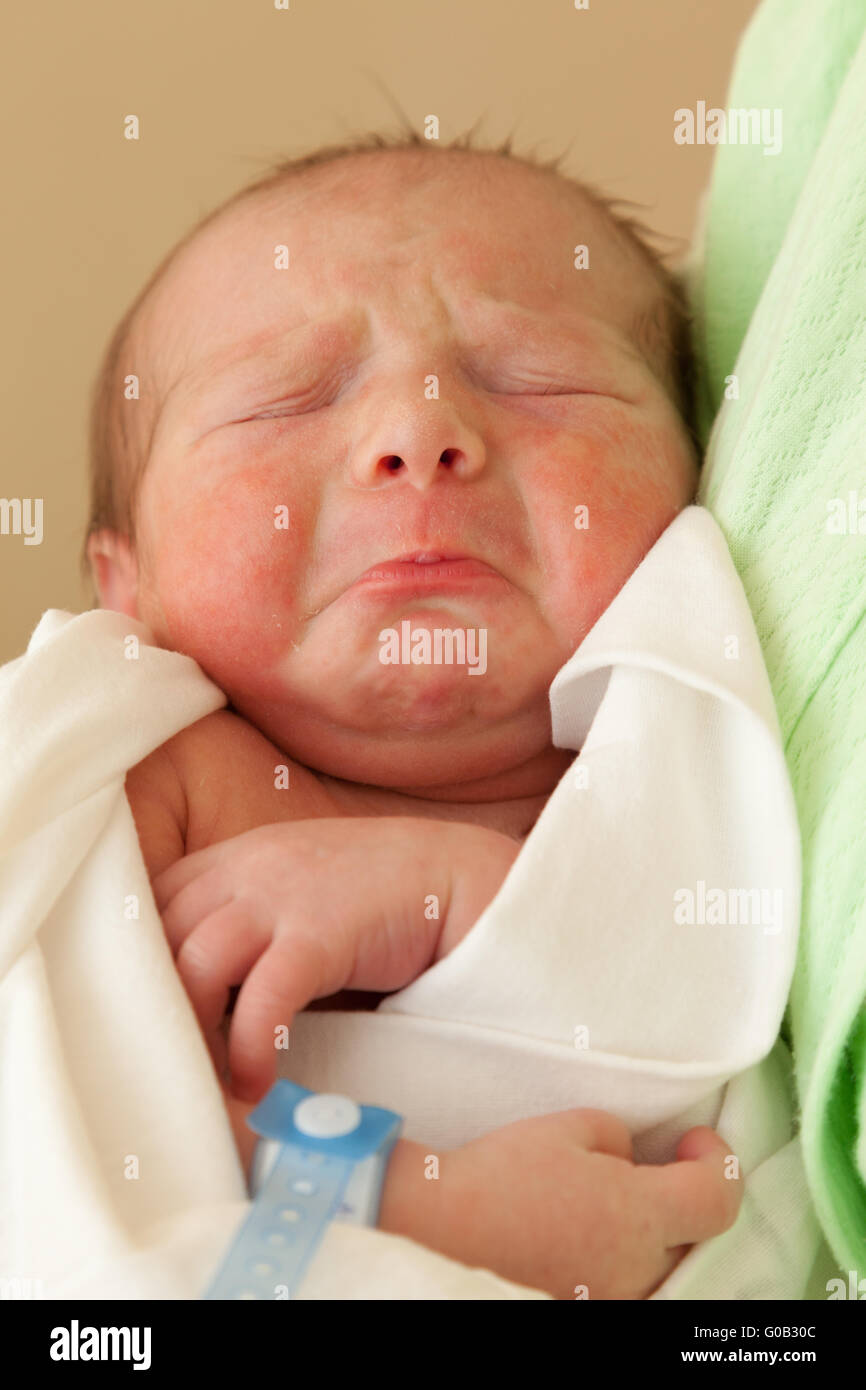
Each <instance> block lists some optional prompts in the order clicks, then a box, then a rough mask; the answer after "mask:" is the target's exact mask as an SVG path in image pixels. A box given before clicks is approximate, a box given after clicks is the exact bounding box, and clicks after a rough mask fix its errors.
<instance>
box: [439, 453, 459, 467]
mask: <svg viewBox="0 0 866 1390" xmlns="http://www.w3.org/2000/svg"><path fill="white" fill-rule="evenodd" d="M456 453H457V450H456V449H445V450H444V451H443V452H442V453H441V454H440V455H439V462H440V463H444V464H445V466H446V468H450V467H451V465H452V463H453V462H454V457H455V455H456Z"/></svg>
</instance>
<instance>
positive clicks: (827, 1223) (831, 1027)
mask: <svg viewBox="0 0 866 1390" xmlns="http://www.w3.org/2000/svg"><path fill="white" fill-rule="evenodd" d="M864 30H866V3H864V0H822V2H821V3H815V0H763V4H762V5H761V6H760V8H759V9H758V11H757V12H756V14H755V16H754V18H753V20H752V21H751V24H750V25H749V27H748V29H747V30H746V32H745V34H744V36H743V39H742V41H741V44H740V48H739V51H738V54H737V58H736V64H735V69H734V75H733V79H732V85H731V90H730V92H729V94H728V98H727V107H728V108H752V107H756V108H759V109H768V110H770V111H773V110H775V109H779V110H781V112H782V150H781V152H780V153H778V154H769V153H768V154H765V153H764V150H763V147H762V145H761V144H751V145H749V144H744V145H735V144H719V145H718V147H717V150H716V157H715V164H714V170H713V176H712V181H711V184H710V187H709V190H708V193H707V194H706V196H705V200H704V204H703V207H702V214H701V224H702V225H701V230H700V232H699V235H698V238H697V240H696V244H695V249H694V254H693V259H692V263H691V265H690V267H689V268H688V278H689V284H690V292H691V295H692V304H693V310H694V315H695V346H696V351H697V357H698V389H699V426H700V430H701V434H702V439H703V441H704V442H707V441H708V454H707V461H706V463H705V466H704V476H703V481H702V484H701V492H700V495H699V498H698V500H699V501H701V502H703V503H704V505H705V506H707V507H708V509H709V510H710V511H711V512H712V514H713V516H714V517H715V518H716V520H717V521H718V523H719V525H720V526H721V528H722V531H723V532H724V534H725V536H726V538H727V541H728V544H729V547H730V550H731V554H732V556H733V559H734V562H735V564H736V566H737V569H738V571H739V574H740V577H741V579H742V581H743V585H744V588H745V591H746V594H747V596H748V599H749V602H750V604H751V607H752V612H753V613H754V616H755V622H756V625H757V629H758V633H759V635H760V638H761V641H762V643H763V648H764V654H765V658H766V661H767V666H768V670H769V674H770V681H771V683H772V687H773V691H774V694H775V698H776V704H777V707H778V712H779V719H780V724H781V729H782V738H783V742H784V746H785V750H786V755H787V759H788V765H789V768H790V772H791V779H792V782H793V786H794V793H795V796H796V800H797V805H798V808H799V815H800V824H801V829H802V836H803V915H802V928H801V940H800V949H799V957H798V964H797V970H796V974H795V978H794V983H793V987H792V992H791V997H790V1003H789V1009H788V1014H787V1017H786V1029H785V1036H786V1037H787V1039H788V1041H789V1042H790V1043H791V1046H792V1049H793V1055H794V1068H795V1077H796V1087H797V1097H798V1104H799V1108H800V1125H801V1147H802V1159H803V1164H804V1166H805V1172H806V1178H807V1181H808V1185H809V1189H810V1191H811V1194H812V1200H813V1202H814V1206H815V1210H816V1211H817V1214H818V1218H819V1220H820V1223H821V1226H822V1227H823V1230H824V1234H825V1237H826V1240H827V1242H828V1243H829V1246H830V1248H831V1251H832V1254H833V1255H834V1256H835V1260H836V1262H838V1264H839V1266H840V1267H841V1269H842V1270H843V1271H848V1270H856V1271H858V1272H859V1277H860V1278H864V1277H866V1086H864V1077H866V1011H864V1007H863V1004H864V993H866V622H864V611H866V37H864ZM688 153H689V147H688V146H686V147H684V148H683V150H682V154H683V156H684V157H688ZM732 375H734V376H735V377H736V382H735V383H732V382H731V381H730V380H728V381H727V383H726V378H728V379H729V378H730V377H731V376H732ZM735 389H738V392H739V394H738V397H734V390H735ZM726 391H727V392H728V393H729V395H730V398H727V397H726ZM864 1289H866V1285H864ZM824 1296H826V1294H825V1295H824Z"/></svg>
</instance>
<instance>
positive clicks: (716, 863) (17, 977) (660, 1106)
mask: <svg viewBox="0 0 866 1390" xmlns="http://www.w3.org/2000/svg"><path fill="white" fill-rule="evenodd" d="M130 638H137V639H138V644H139V646H138V652H137V655H136V654H135V651H134V647H133V644H131V643H130ZM550 701H551V713H552V720H553V735H554V742H555V743H556V744H557V745H558V746H560V747H568V748H574V749H575V750H577V749H580V750H581V751H580V756H579V757H578V758H577V759H576V761H575V762H574V763H573V764H572V766H571V767H570V769H569V770H568V771H567V772H566V773H565V775H564V776H563V778H562V779H561V781H560V783H559V785H558V787H557V788H556V790H555V791H554V793H553V795H552V796H551V798H550V799H549V801H548V803H547V805H546V807H545V809H544V811H543V813H542V815H541V817H540V818H539V820H538V822H537V824H536V825H535V827H534V829H533V831H532V832H531V834H530V836H529V837H528V839H527V841H526V843H525V845H524V847H523V849H522V851H521V854H520V855H519V857H518V859H517V860H516V862H515V864H514V866H513V868H512V871H511V873H510V874H509V875H508V878H507V879H506V881H505V883H504V884H503V885H502V887H501V889H500V891H499V893H498V894H497V896H496V898H495V899H494V901H493V902H492V903H491V904H490V906H489V907H488V908H487V910H486V911H485V912H484V913H483V915H482V916H481V918H479V920H478V922H477V923H476V925H475V926H474V927H473V928H472V930H471V931H470V932H469V933H468V935H467V936H466V937H465V938H464V940H463V941H462V942H461V943H460V944H459V945H458V946H457V947H456V948H455V950H454V951H452V952H451V954H450V955H449V956H447V957H446V958H445V959H443V960H442V961H440V962H439V963H438V964H436V965H435V966H433V967H432V969H430V970H429V971H427V972H426V973H425V974H424V975H423V976H421V977H420V978H419V979H418V980H416V981H415V982H414V983H413V984H411V985H410V986H408V987H407V988H406V989H404V990H401V991H400V992H399V993H397V994H395V995H392V996H390V997H389V998H388V999H387V1000H384V1001H383V1002H382V1004H380V1006H379V1008H378V1010H376V1011H375V1012H374V1013H362V1014H345V1013H320V1012H314V1013H304V1014H302V1015H300V1016H299V1017H298V1019H297V1020H296V1023H295V1026H294V1027H293V1029H292V1038H291V1050H290V1052H289V1053H287V1054H286V1062H285V1067H284V1074H285V1075H288V1076H291V1077H292V1078H293V1079H295V1080H298V1081H300V1082H301V1083H302V1084H304V1085H309V1086H313V1087H315V1088H316V1089H329V1090H340V1091H344V1092H346V1093H348V1094H350V1095H352V1096H354V1097H355V1098H356V1099H358V1100H360V1101H363V1102H366V1103H370V1104H384V1105H387V1106H389V1107H390V1108H393V1109H395V1110H398V1111H399V1112H400V1113H401V1114H402V1115H404V1116H405V1126H404V1131H403V1132H404V1135H405V1136H406V1137H407V1138H410V1139H418V1140H420V1141H422V1142H424V1143H425V1144H428V1145H430V1146H431V1147H433V1148H434V1149H435V1147H436V1146H439V1147H440V1148H446V1147H450V1146H452V1145H454V1144H458V1143H462V1142H464V1141H466V1140H467V1139H469V1138H471V1137H473V1136H474V1135H476V1134H479V1133H482V1132H484V1131H485V1130H487V1129H490V1128H492V1127H495V1126H498V1125H501V1124H506V1123H508V1122H509V1121H511V1120H514V1119H518V1118H521V1117H523V1116H527V1115H531V1114H541V1113H545V1112H547V1111H551V1110H557V1109H566V1108H571V1107H574V1106H583V1105H592V1106H598V1107H600V1108H603V1109H605V1110H609V1111H611V1112H613V1113H615V1114H618V1115H620V1116H621V1117H622V1118H623V1120H625V1121H626V1123H627V1124H628V1125H629V1127H630V1129H631V1130H632V1132H633V1133H634V1135H635V1142H636V1152H637V1154H638V1157H640V1158H642V1159H644V1160H647V1161H665V1160H667V1159H668V1158H669V1157H670V1156H671V1155H672V1153H673V1149H674V1147H675V1144H676V1141H677V1139H678V1138H679V1136H680V1135H681V1134H682V1133H683V1132H684V1130H685V1129H687V1128H690V1127H691V1125H693V1124H698V1123H709V1124H716V1123H718V1125H719V1128H720V1130H721V1132H722V1133H723V1134H724V1136H725V1138H726V1139H727V1140H728V1142H729V1143H730V1145H731V1147H732V1150H733V1151H734V1152H735V1153H736V1154H737V1155H738V1157H739V1158H740V1161H741V1164H742V1167H743V1171H744V1172H745V1173H746V1174H747V1175H748V1177H747V1188H746V1191H747V1198H746V1200H745V1201H744V1206H743V1212H742V1213H741V1217H740V1219H739V1220H738V1222H737V1225H736V1226H735V1227H734V1228H733V1229H732V1231H730V1232H728V1233H726V1235H725V1236H723V1237H721V1238H719V1239H718V1240H716V1241H711V1242H706V1243H705V1244H704V1245H703V1246H699V1247H696V1249H695V1250H694V1251H692V1252H691V1254H690V1255H689V1256H688V1257H687V1259H686V1260H685V1261H683V1262H682V1264H681V1265H680V1266H679V1268H678V1270H677V1271H675V1273H674V1275H673V1276H672V1277H671V1279H669V1280H668V1281H667V1282H666V1284H665V1285H663V1286H662V1288H661V1289H660V1290H659V1291H658V1293H657V1295H656V1297H660V1298H666V1297H694V1298H701V1297H709V1298H750V1297H800V1296H802V1290H803V1288H804V1286H805V1283H806V1279H807V1277H808V1274H809V1270H810V1268H811V1264H812V1260H813V1257H814V1255H815V1252H816V1250H817V1240H818V1237H817V1226H816V1224H815V1221H814V1217H813V1216H812V1213H811V1208H810V1207H809V1204H808V1199H807V1198H806V1196H805V1186H804V1184H802V1174H801V1170H800V1168H799V1154H798V1149H797V1143H796V1140H795V1139H792V1129H791V1088H790V1059H789V1058H788V1055H787V1050H786V1049H785V1047H784V1044H783V1043H782V1042H776V1036H777V1033H778V1030H779V1026H780V1023H781V1020H782V1016H783V1012H784V1007H785V1001H786V997H787V991H788V986H789V983H790V979H791V974H792V971H793V965H794V953H795V947H796V934H797V925H798V916H799V834H798V829H797V821H796V815H795V809H794V805H793V800H792V795H791V791H790V786H789V782H788V777H787V771H786V768H785V763H784V758H783V756H782V751H781V747H780V743H779V736H778V728H777V724H776V717H775V710H774V706H773V702H772V697H771V694H770V690H769V685H768V681H767V677H766V673H765V670H764V666H763V662H762V658H761V654H760V649H759V646H758V642H757V638H756V635H755V632H754V627H753V624H752V619H751V616H750V613H749V610H748V607H747V605H746V601H745V598H744V595H743V592H742V588H741V585H740V582H739V579H738V578H737V575H736V572H735V570H734V568H733V565H732V562H731V560H730V557H729V555H728V552H727V548H726V546H725V542H724V538H723V537H722V534H721V532H720V531H719V529H718V527H717V525H716V523H715V522H714V521H713V520H712V518H711V517H710V515H709V513H707V512H706V511H704V510H702V509H701V508H698V507H688V508H686V509H685V510H684V511H683V512H682V513H680V515H679V516H678V517H677V518H676V519H675V521H674V522H673V523H672V524H671V526H670V527H668V529H667V530H666V531H665V533H664V534H663V535H662V536H661V537H660V539H659V540H658V541H657V543H656V545H655V546H654V547H653V549H652V550H651V551H650V553H649V554H648V555H647V557H646V558H645V560H644V561H643V563H642V564H641V565H640V566H639V567H638V569H637V570H636V571H635V572H634V574H633V575H632V576H631V577H630V579H629V580H628V581H627V583H626V584H625V586H624V587H623V589H622V590H621V591H620V593H619V594H618V595H617V597H616V598H615V599H614V601H613V602H612V604H611V605H610V606H609V608H608V609H607V611H606V612H605V613H604V614H603V615H602V617H601V619H600V620H599V622H598V623H597V624H596V626H595V627H594V628H593V630H592V631H591V632H590V633H589V635H588V636H587V637H586V639H585V640H584V642H583V643H582V644H581V646H580V648H579V649H578V651H577V652H576V653H575V655H574V656H573V658H572V659H571V660H570V661H569V662H568V663H567V664H566V666H565V667H563V669H562V670H561V671H560V672H559V674H558V675H557V677H556V679H555V680H554V682H553V684H552V686H551V691H550ZM224 703H225V698H224V696H223V695H222V693H221V692H220V691H219V690H218V689H217V687H216V686H215V685H213V683H212V682H210V681H209V680H208V679H207V677H205V675H204V674H203V672H202V671H201V670H200V668H199V667H198V666H197V665H196V663H195V662H193V661H192V660H191V659H189V658H188V657H185V656H182V655H180V654H179V653H176V652H167V651H164V650H162V649H161V648H158V647H155V646H153V645H152V635H151V634H150V632H149V630H148V629H147V628H146V627H145V626H144V625H143V624H141V623H138V622H136V621H134V620H131V619H129V618H127V617H125V616H123V615H121V614H118V613H114V612H106V611H101V610H96V611H93V612H89V613H85V614H81V615H77V616H76V615H72V614H69V613H65V612H61V611H58V610H53V609H52V610H49V611H48V612H47V613H46V614H45V615H44V616H43V618H42V620H41V622H40V624H39V626H38V627H37V628H36V630H35V632H34V634H33V636H32V638H31V641H30V644H29V647H28V650H27V653H26V654H25V655H24V656H23V657H20V658H18V659H17V660H16V661H13V662H10V663H8V664H7V665H6V666H5V667H3V668H2V670H0V739H2V759H0V788H2V796H0V803H2V809H0V1213H2V1216H0V1278H3V1279H8V1280H15V1279H19V1280H26V1279H33V1280H38V1281H41V1289H42V1291H43V1294H44V1296H45V1297H58V1298H62V1297H93V1298H197V1297H199V1296H200V1295H201V1292H202V1290H203V1288H204V1287H205V1286H206V1284H207V1282H208V1280H209V1278H210V1275H211V1274H212V1272H213V1270H214V1269H215V1267H216V1264H217V1263H218V1262H219V1259H220V1258H221V1255H222V1253H223V1251H224V1249H225V1247H226V1246H227V1244H228V1241H229V1239H230V1237H231V1235H232V1233H233V1231H234V1229H235V1228H236V1226H237V1223H238V1221H239V1219H240V1218H241V1216H242V1215H243V1214H244V1211H245V1210H246V1206H245V1191H244V1185H243V1179H242V1174H241V1171H240V1166H239V1163H238V1159H237V1155H236V1153H235V1150H234V1145H233V1141H232V1138H231V1134H230V1131H229V1127H228V1124H227V1121H226V1118H225V1114H224V1110H223V1106H222V1101H221V1097H220V1093H219V1089H218V1086H217V1083H216V1080H215V1077H214V1075H213V1070H212V1067H211V1063H210V1060H209V1057H208V1054H207V1051H206V1049H205V1046H204V1043H203V1040H202V1038H201V1035H200V1033H199V1031H198V1027H197V1025H196V1022H195V1019H194V1016H193V1014H192V1011H191V1009H190V1008H189V1005H188V1003H187V1001H186V996H185V994H184V992H183V989H182V986H181V984H180V980H179V978H178V976H177V974H176V972H175V970H174V968H173V965H172V961H171V955H170V952H169V949H168V947H167V945H166V942H165V940H164V937H163V933H162V929H161V925H160V922H159V918H158V915H157V912H156V908H155V904H154V902H153V898H152V895H151V893H150V888H149V884H148V880H147V875H146V872H145V868H144V863H143V860H142V857H141V852H140V848H139V845H138V839H137V836H136V832H135V826H134V823H133V820H132V816H131V812H130V809H129V803H128V801H127V799H126V796H125V794H124V790H123V783H124V776H125V773H126V771H127V769H128V768H129V767H131V766H133V765H134V764H135V763H137V762H138V761H140V759H141V758H143V757H144V756H145V755H146V754H147V753H148V752H149V751H151V750H152V749H153V748H155V747H158V746H159V745H160V744H162V743H164V742H165V741H166V740H167V739H168V738H170V737H171V736H172V735H173V734H174V733H176V732H177V731H178V730H180V729H182V728H184V727H186V725H188V724H190V723H192V722H193V721H195V720H197V719H200V718H202V717H203V716H204V715H206V714H208V713H210V712H211V711H213V710H215V709H217V708H219V707H220V706H222V705H223V704H224ZM579 773H580V777H578V774H579ZM584 773H585V775H584ZM701 884H703V885H704V893H703V897H704V900H705V907H704V910H705V912H706V898H707V895H709V894H711V891H712V890H715V891H716V893H719V892H720V893H722V894H724V898H725V905H726V909H727V910H729V909H730V907H731V906H732V905H734V904H735V905H736V906H737V910H738V912H739V915H740V919H741V920H740V921H739V922H738V924H736V925H730V924H728V925H709V924H701V923H700V922H698V923H695V924H694V925H685V924H682V923H679V922H677V921H676V920H675V906H676V903H677V902H679V901H682V895H683V894H684V893H685V891H686V890H689V891H691V892H692V893H693V894H695V898H696V908H697V911H698V912H700V910H701V907H700V905H701V887H700V885H701ZM752 889H758V890H761V889H763V890H764V891H765V894H766V896H765V897H764V898H763V899H762V898H761V897H760V895H759V896H758V897H757V898H756V897H755V896H754V895H752V896H751V897H749V896H742V897H741V896H739V894H740V890H743V892H745V893H746V894H748V890H752ZM676 895H680V896H679V897H678V896H676ZM779 895H780V896H779ZM710 901H712V898H711V899H710ZM780 902H781V911H780V912H779V904H780ZM136 913H137V916H136V915H135V914H136ZM744 914H745V916H746V919H747V920H745V921H743V920H742V918H743V916H744ZM576 1029H578V1030H586V1032H585V1033H584V1032H580V1031H579V1032H578V1033H577V1034H576V1033H575V1030H576ZM576 1044H577V1045H576ZM585 1044H588V1045H585ZM762 1059H763V1060H762ZM732 1077H734V1078H735V1079H734V1080H733V1081H731V1080H730V1078H732ZM777 1180H784V1181H785V1182H786V1183H787V1184H788V1190H789V1191H790V1193H791V1198H790V1212H789V1213H787V1214H786V1219H785V1222H784V1223H783V1229H773V1226H772V1223H768V1222H767V1220H766V1218H765V1214H764V1210H763V1205H762V1204H763V1202H764V1200H765V1196H766V1194H768V1193H769V1192H770V1191H771V1189H772V1188H773V1187H774V1185H775V1182H776V1181H777ZM798 1184H799V1186H798ZM743 1290H746V1291H745V1292H744V1291H743ZM301 1296H302V1298H304V1299H331V1298H340V1299H343V1298H367V1299H370V1298H374V1299H380V1298H381V1299H392V1298H393V1299H405V1298H423V1299H461V1300H462V1299H505V1298H518V1299H523V1298H539V1297H545V1295H543V1294H539V1293H538V1292H537V1291H531V1290H526V1289H523V1288H521V1287H520V1286H518V1285H515V1284H510V1283H508V1282H507V1281H504V1280H501V1279H498V1278H497V1277H496V1276H494V1275H492V1274H490V1273H488V1272H486V1271H481V1270H471V1269H468V1268H466V1267H464V1266H462V1265H460V1264H459V1263H457V1262H455V1261H452V1260H447V1259H444V1258H443V1257H442V1256H439V1255H434V1254H433V1253H432V1252H430V1251H427V1250H425V1249H423V1248H422V1247H420V1246H418V1245H416V1244H415V1243H413V1242H411V1241H407V1240H403V1239H401V1238H398V1237H395V1236H390V1235H386V1234H385V1233H383V1232H381V1231H376V1230H373V1231H367V1230H360V1231H358V1230H356V1229H353V1228H350V1227H345V1226H339V1225H336V1226H333V1227H332V1228H331V1229H330V1230H329V1231H328V1233H327V1236H326V1237H325V1240H324V1241H323V1243H322V1246H321V1247H320V1249H319V1251H318V1253H317V1255H316V1257H315V1259H314V1260H313V1262H312V1264H311V1266H310V1268H309V1272H308V1274H307V1276H306V1279H305V1281H304V1285H303V1289H302V1294H301Z"/></svg>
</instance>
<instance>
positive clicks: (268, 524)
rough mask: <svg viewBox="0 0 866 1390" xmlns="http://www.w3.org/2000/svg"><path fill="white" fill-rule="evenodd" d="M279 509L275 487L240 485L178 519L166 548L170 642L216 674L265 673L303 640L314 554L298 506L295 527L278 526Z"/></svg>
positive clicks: (159, 576)
mask: <svg viewBox="0 0 866 1390" xmlns="http://www.w3.org/2000/svg"><path fill="white" fill-rule="evenodd" d="M279 505H283V504H282V501H281V499H279V498H275V494H274V490H273V488H268V487H267V486H266V485H265V484H263V483H261V482H251V481H250V480H248V479H233V480H232V481H231V483H230V484H229V483H227V484H225V485H223V486H222V487H220V488H218V489H216V490H215V492H214V493H213V494H212V495H211V496H210V497H207V498H199V499H197V500H196V501H195V502H194V503H190V504H189V505H187V506H185V507H183V508H182V509H181V510H179V511H178V512H176V514H175V519H174V522H173V524H172V525H171V527H170V528H168V529H167V534H166V535H165V537H164V539H163V540H162V541H161V542H160V544H159V546H158V548H157V560H156V567H155V568H156V585H157V589H158V594H159V600H160V605H161V609H162V612H163V614H164V618H165V625H166V628H167V633H166V636H167V638H168V642H169V645H171V646H172V647H173V648H174V649H175V650H176V651H183V652H186V653H187V654H188V655H189V656H192V657H194V658H195V660H197V661H198V662H199V664H200V665H201V666H203V667H204V668H205V669H206V670H208V671H209V672H210V673H211V674H213V675H214V676H215V677H217V676H218V675H219V674H226V675H228V674H231V673H235V674H236V675H237V674H239V673H240V672H241V671H242V670H244V669H251V670H258V671H265V670H267V669H268V668H269V667H270V665H272V664H273V663H274V662H276V661H277V660H279V659H280V658H281V657H282V656H283V654H284V652H285V651H286V648H287V647H289V646H290V643H291V641H292V639H293V635H294V630H295V628H296V626H297V624H298V622H299V613H300V604H299V602H298V598H299V591H300V589H301V579H302V575H303V571H304V552H305V547H304V545H303V542H302V538H301V534H300V529H299V518H297V517H293V516H292V513H291V509H290V510H289V522H290V525H289V527H288V529H286V528H283V527H278V526H277V525H275V515H274V508H275V506H279ZM280 519H281V518H280ZM293 522H294V526H293V525H292V523H293Z"/></svg>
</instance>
